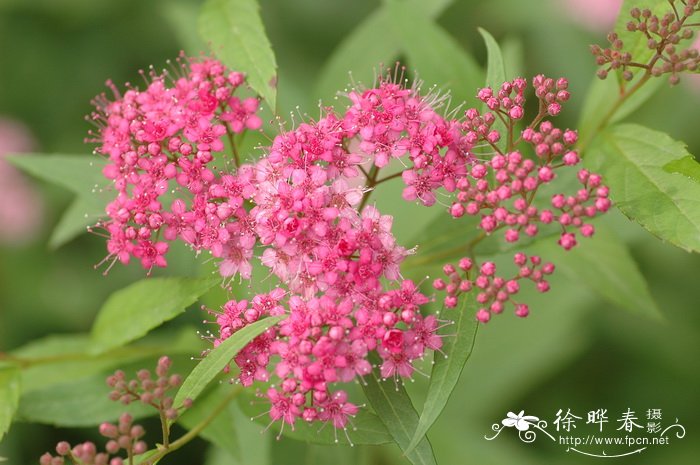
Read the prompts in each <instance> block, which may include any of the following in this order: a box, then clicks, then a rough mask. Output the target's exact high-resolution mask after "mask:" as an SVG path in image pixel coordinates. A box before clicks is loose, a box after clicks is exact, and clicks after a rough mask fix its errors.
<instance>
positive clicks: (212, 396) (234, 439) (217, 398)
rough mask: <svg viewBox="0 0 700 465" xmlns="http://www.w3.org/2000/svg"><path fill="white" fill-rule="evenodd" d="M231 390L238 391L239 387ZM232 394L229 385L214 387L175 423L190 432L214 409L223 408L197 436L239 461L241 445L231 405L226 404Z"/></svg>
mask: <svg viewBox="0 0 700 465" xmlns="http://www.w3.org/2000/svg"><path fill="white" fill-rule="evenodd" d="M233 389H240V387H237V388H233ZM234 394H235V393H232V387H231V386H230V385H226V384H222V385H220V386H216V387H215V388H213V389H211V390H210V391H209V392H207V393H206V394H204V395H203V396H200V397H199V399H197V402H195V403H194V404H193V405H192V408H190V409H188V410H187V411H186V412H185V413H184V414H183V415H182V416H181V417H180V418H179V419H178V420H177V423H178V424H180V425H182V426H184V427H185V428H187V429H188V430H191V429H192V428H194V427H196V426H197V425H198V424H199V423H200V422H202V421H204V420H205V419H206V418H207V417H208V416H209V415H211V414H212V413H213V412H214V411H215V409H217V408H221V407H222V406H224V407H223V408H221V411H220V412H219V414H218V415H217V416H216V418H214V419H213V420H212V421H211V422H210V423H209V424H208V425H207V427H206V428H204V429H203V430H202V431H201V432H200V433H199V436H201V437H202V438H204V439H206V440H207V441H210V442H212V443H213V444H216V445H217V446H218V447H220V448H222V449H224V450H226V451H227V452H228V453H230V454H231V455H232V456H233V457H235V458H237V459H240V456H241V444H240V443H239V441H238V434H237V431H236V427H235V419H234V416H233V412H232V410H231V406H232V405H233V403H228V404H227V402H230V401H231V400H233V397H232V395H234Z"/></svg>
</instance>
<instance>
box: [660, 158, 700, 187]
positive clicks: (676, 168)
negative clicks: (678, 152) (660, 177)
mask: <svg viewBox="0 0 700 465" xmlns="http://www.w3.org/2000/svg"><path fill="white" fill-rule="evenodd" d="M664 171H666V172H667V173H678V174H682V175H683V176H687V177H689V178H690V179H692V180H694V181H695V182H700V163H698V162H697V161H696V160H695V157H693V156H692V155H689V156H687V157H683V158H681V159H680V160H673V161H670V162H668V163H666V164H665V165H664Z"/></svg>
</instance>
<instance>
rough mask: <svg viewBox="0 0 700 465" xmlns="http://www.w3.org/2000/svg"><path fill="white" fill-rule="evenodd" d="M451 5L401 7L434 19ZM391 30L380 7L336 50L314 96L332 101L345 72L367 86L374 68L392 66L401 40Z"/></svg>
mask: <svg viewBox="0 0 700 465" xmlns="http://www.w3.org/2000/svg"><path fill="white" fill-rule="evenodd" d="M452 2H453V0H434V1H431V2H424V1H422V0H411V1H407V2H404V3H403V5H404V7H405V8H410V9H414V8H421V9H422V11H423V13H424V14H425V15H426V16H427V17H428V18H435V17H437V16H438V15H439V14H440V13H441V12H442V11H444V10H445V8H447V6H448V5H450V4H451V3H452ZM390 28H391V12H390V11H389V9H388V8H387V7H386V5H382V6H381V7H379V8H378V9H377V10H375V11H374V12H373V13H371V14H370V15H369V16H368V17H367V18H366V19H365V20H364V21H363V22H362V23H360V25H359V26H357V27H356V28H355V29H354V30H353V31H352V32H351V33H350V34H348V35H347V36H346V37H345V38H344V39H343V41H342V42H341V43H340V44H339V45H338V46H337V47H336V48H335V50H334V51H333V53H332V54H331V56H330V58H329V59H328V61H327V62H326V64H325V65H324V66H323V70H322V71H321V74H320V77H319V79H318V82H317V83H316V95H317V96H318V97H319V98H321V99H324V100H329V99H331V98H332V97H333V96H335V95H336V93H337V92H338V91H339V90H341V89H342V88H343V87H345V85H347V82H348V73H352V76H353V79H354V80H355V81H356V82H363V83H364V84H365V85H370V84H371V83H372V78H373V74H372V73H373V72H374V70H375V69H376V67H377V66H378V65H379V64H380V63H385V64H386V63H391V62H392V60H394V59H395V58H396V57H397V56H398V55H399V54H400V53H401V50H402V49H401V47H402V43H401V40H400V39H399V38H398V37H396V36H395V35H393V34H387V30H389V29H390Z"/></svg>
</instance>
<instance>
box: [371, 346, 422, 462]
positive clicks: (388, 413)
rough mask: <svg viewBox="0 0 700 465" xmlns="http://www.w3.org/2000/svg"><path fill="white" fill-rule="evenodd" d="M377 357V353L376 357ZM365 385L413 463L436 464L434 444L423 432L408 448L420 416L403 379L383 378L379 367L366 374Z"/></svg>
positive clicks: (373, 403)
mask: <svg viewBox="0 0 700 465" xmlns="http://www.w3.org/2000/svg"><path fill="white" fill-rule="evenodd" d="M376 360H378V357H375V361H376ZM362 389H363V390H364V392H365V396H367V400H368V401H369V403H370V405H371V406H372V408H373V409H374V411H375V412H377V415H378V416H379V418H380V419H381V420H382V422H383V423H384V426H386V429H387V430H389V433H390V434H391V436H392V437H393V438H394V441H395V442H396V444H398V446H399V447H400V448H401V450H402V451H404V454H405V456H406V458H407V459H408V460H410V461H411V463H412V464H414V465H418V464H421V465H431V464H432V465H435V464H436V462H435V456H434V455H433V448H432V446H431V445H430V441H428V438H427V437H425V436H423V437H422V438H421V439H420V441H419V442H418V445H417V446H416V447H415V448H413V449H412V450H411V451H409V450H408V446H409V444H410V443H411V438H412V436H413V432H414V431H416V428H417V427H418V421H419V420H418V413H417V412H416V410H415V408H414V407H413V404H412V403H411V398H410V397H409V396H408V393H407V392H406V388H404V386H403V383H401V382H400V381H399V382H395V380H381V379H380V378H379V375H378V373H377V370H374V371H372V373H370V374H369V375H368V376H366V377H365V384H363V385H362Z"/></svg>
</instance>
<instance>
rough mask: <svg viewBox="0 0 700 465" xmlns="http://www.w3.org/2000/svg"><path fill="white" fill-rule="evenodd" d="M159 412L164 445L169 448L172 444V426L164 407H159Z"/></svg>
mask: <svg viewBox="0 0 700 465" xmlns="http://www.w3.org/2000/svg"><path fill="white" fill-rule="evenodd" d="M158 412H159V413H160V426H161V429H162V430H163V447H165V448H166V449H167V448H168V446H169V445H170V426H169V424H168V419H167V417H166V416H165V412H164V411H163V409H162V408H160V409H158Z"/></svg>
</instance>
